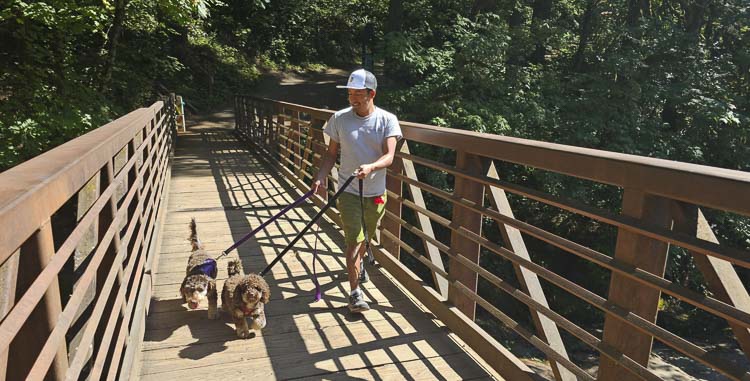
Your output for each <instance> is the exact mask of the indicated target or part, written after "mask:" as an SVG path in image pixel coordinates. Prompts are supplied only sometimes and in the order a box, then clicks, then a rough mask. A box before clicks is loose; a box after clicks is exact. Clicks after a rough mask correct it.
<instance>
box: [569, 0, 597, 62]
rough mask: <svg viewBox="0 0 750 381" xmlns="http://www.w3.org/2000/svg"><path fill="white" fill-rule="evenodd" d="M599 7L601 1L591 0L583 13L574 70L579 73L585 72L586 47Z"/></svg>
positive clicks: (574, 57) (574, 58) (574, 56)
mask: <svg viewBox="0 0 750 381" xmlns="http://www.w3.org/2000/svg"><path fill="white" fill-rule="evenodd" d="M598 5H599V0H590V1H589V3H588V5H587V6H586V10H585V11H584V13H583V20H581V29H580V30H581V31H580V38H579V39H578V48H577V49H576V52H575V54H574V55H573V70H574V71H577V72H581V71H583V67H584V63H585V57H586V47H587V46H588V44H589V39H591V35H592V32H593V30H594V22H595V21H596V20H595V19H594V17H595V16H596V7H597V6H598Z"/></svg>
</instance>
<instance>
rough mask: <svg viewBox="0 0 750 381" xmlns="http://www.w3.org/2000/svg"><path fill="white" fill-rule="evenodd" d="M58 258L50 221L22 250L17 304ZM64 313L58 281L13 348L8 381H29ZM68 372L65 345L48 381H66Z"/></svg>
mask: <svg viewBox="0 0 750 381" xmlns="http://www.w3.org/2000/svg"><path fill="white" fill-rule="evenodd" d="M54 254H55V247H54V240H53V236H52V223H51V221H49V220H48V221H47V222H46V223H44V224H42V226H41V227H40V228H39V230H37V231H36V233H34V234H33V235H32V236H31V237H30V238H29V239H28V240H27V241H26V242H25V243H24V244H23V245H22V246H21V253H20V257H19V264H18V284H17V287H16V301H18V300H19V299H20V298H21V297H22V296H23V294H24V293H25V292H26V290H27V289H28V288H29V286H30V285H31V283H33V282H34V280H36V278H37V276H39V273H41V272H42V270H43V269H44V268H45V267H46V266H47V264H48V263H49V261H50V260H51V259H52V256H53V255H54ZM61 312H62V302H61V300H60V287H59V284H58V282H57V278H55V279H54V280H53V281H52V283H51V284H50V286H49V288H48V289H47V292H46V293H45V294H44V298H43V299H42V300H40V301H39V304H37V306H36V308H35V309H34V311H33V312H32V313H31V315H30V316H29V318H28V319H27V320H26V323H25V324H24V325H23V327H21V330H20V331H19V332H18V334H17V335H16V337H15V339H14V340H13V342H12V343H11V344H10V349H9V353H12V354H13V363H12V365H11V366H9V367H8V373H7V379H8V380H23V379H25V378H26V376H27V375H28V373H29V371H30V370H31V367H32V366H33V365H34V362H35V361H36V358H37V356H38V355H39V352H40V351H41V349H42V347H44V344H45V343H46V341H47V338H48V337H49V334H50V333H51V332H52V330H53V329H54V328H55V324H56V323H57V319H58V317H59V316H60V313H61ZM67 369H68V352H67V348H66V346H65V344H62V345H60V347H59V348H58V349H57V355H56V356H55V360H54V361H53V362H52V366H50V369H49V371H48V372H47V377H46V378H45V379H48V380H64V379H65V372H66V371H67Z"/></svg>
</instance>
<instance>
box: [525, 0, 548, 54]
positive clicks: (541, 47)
mask: <svg viewBox="0 0 750 381" xmlns="http://www.w3.org/2000/svg"><path fill="white" fill-rule="evenodd" d="M533 10H534V11H533V13H532V15H531V24H532V26H531V30H532V31H534V32H535V33H536V34H537V36H536V40H537V43H536V48H534V52H533V53H532V54H531V57H529V61H530V62H532V63H543V62H544V60H545V58H544V57H545V56H546V55H547V47H546V42H547V36H545V35H544V34H542V33H540V28H541V24H543V23H544V22H545V21H548V20H549V19H550V18H552V0H535V1H534V5H533Z"/></svg>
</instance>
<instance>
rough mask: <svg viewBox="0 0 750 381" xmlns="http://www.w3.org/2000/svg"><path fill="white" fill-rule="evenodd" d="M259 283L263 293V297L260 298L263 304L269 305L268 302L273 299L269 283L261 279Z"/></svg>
mask: <svg viewBox="0 0 750 381" xmlns="http://www.w3.org/2000/svg"><path fill="white" fill-rule="evenodd" d="M259 283H260V284H259V285H258V286H260V291H261V292H262V293H263V296H262V297H261V298H260V300H261V301H262V302H263V303H268V300H269V299H271V290H270V289H269V287H268V283H266V281H265V280H263V279H262V278H261V279H260V282H259Z"/></svg>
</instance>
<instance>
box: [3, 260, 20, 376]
mask: <svg viewBox="0 0 750 381" xmlns="http://www.w3.org/2000/svg"><path fill="white" fill-rule="evenodd" d="M19 254H20V253H19V252H18V251H16V252H15V253H13V255H11V256H10V258H8V259H7V260H6V261H5V263H4V264H2V265H0V281H2V283H0V287H2V290H0V321H2V320H3V319H5V316H7V315H8V313H9V312H10V310H11V309H13V305H14V304H15V300H16V283H17V277H18V261H19V258H18V257H19ZM7 372H8V351H7V350H5V351H0V381H5V380H6V375H7Z"/></svg>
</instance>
